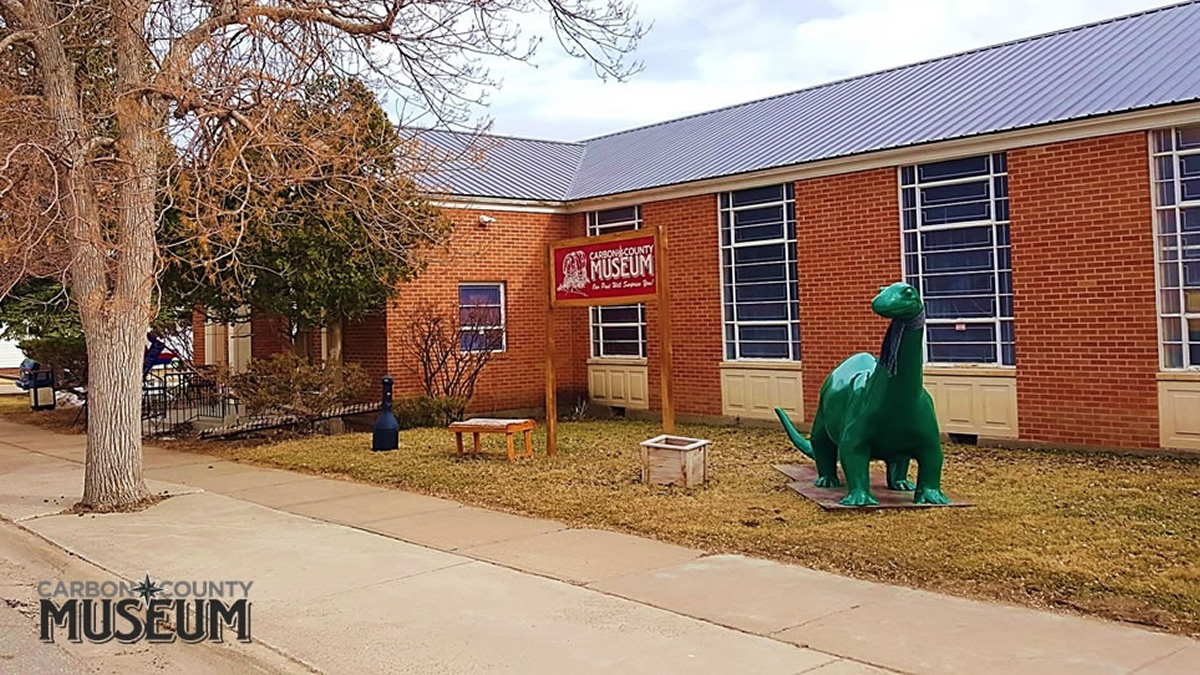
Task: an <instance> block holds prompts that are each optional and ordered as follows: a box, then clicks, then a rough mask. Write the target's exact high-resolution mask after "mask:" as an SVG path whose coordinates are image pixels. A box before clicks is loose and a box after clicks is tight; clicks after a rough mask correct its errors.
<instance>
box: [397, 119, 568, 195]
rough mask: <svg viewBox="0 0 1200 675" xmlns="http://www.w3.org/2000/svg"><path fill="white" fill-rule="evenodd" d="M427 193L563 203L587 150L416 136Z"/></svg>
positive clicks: (468, 136) (500, 139)
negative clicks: (420, 149)
mask: <svg viewBox="0 0 1200 675" xmlns="http://www.w3.org/2000/svg"><path fill="white" fill-rule="evenodd" d="M414 138H415V139H416V140H417V141H418V142H419V143H421V145H422V146H423V149H424V151H425V152H424V153H422V155H423V158H424V161H425V163H426V164H428V165H429V168H428V170H427V171H426V172H425V173H423V174H422V175H421V176H420V181H421V183H422V185H423V186H425V187H426V188H427V189H429V190H431V191H433V192H437V193H443V194H454V195H460V196H471V197H500V198H506V199H531V200H546V201H558V200H561V199H563V198H564V197H566V195H567V191H568V189H569V188H570V186H571V181H572V180H573V179H574V176H575V173H576V171H577V170H578V168H579V162H580V160H581V159H582V157H583V150H584V146H583V145H582V144H579V143H563V142H559V141H542V140H535V139H530V138H512V137H508V136H493V135H483V134H472V133H465V132H455V131H441V130H432V129H424V130H419V131H416V132H415V133H414Z"/></svg>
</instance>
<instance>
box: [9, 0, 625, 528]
mask: <svg viewBox="0 0 1200 675" xmlns="http://www.w3.org/2000/svg"><path fill="white" fill-rule="evenodd" d="M631 12H632V8H631V7H630V6H629V5H628V4H626V3H625V2H624V1H623V0H99V1H98V2H85V1H83V0H0V270H3V272H0V273H2V274H3V275H4V277H3V278H0V293H3V292H6V291H7V289H9V288H11V287H12V286H13V285H14V284H16V283H18V282H19V281H21V280H23V279H27V278H30V277H34V278H53V279H58V280H59V281H61V282H62V283H63V284H64V286H65V287H67V288H68V289H69V291H70V293H71V297H72V300H73V301H74V303H75V305H76V306H77V307H78V308H79V313H80V318H81V320H82V324H83V329H84V334H85V336H86V338H87V350H88V362H89V384H88V406H89V409H90V415H91V419H90V424H89V426H88V450H87V459H86V468H85V473H84V476H85V477H84V487H83V498H82V501H81V506H82V507H84V508H92V509H111V508H120V507H125V506H129V505H133V504H137V503H139V502H142V501H144V500H146V499H147V497H148V496H149V493H148V491H147V489H146V486H145V482H144V480H143V478H142V462H141V439H140V412H139V405H140V396H141V391H140V388H141V361H142V344H143V338H144V336H145V331H146V328H147V326H148V325H149V323H150V320H151V318H152V317H153V316H154V315H155V313H156V311H155V307H154V304H155V298H156V283H157V279H158V276H159V273H160V271H161V270H162V267H163V265H164V262H165V261H166V260H168V259H169V257H170V254H171V252H170V251H169V250H166V249H165V248H164V246H163V244H164V241H163V240H162V235H161V231H162V229H163V228H162V222H161V218H162V215H163V214H164V213H168V212H170V213H177V214H178V215H179V218H180V220H179V223H178V224H177V226H178V230H177V231H178V232H182V233H183V235H184V238H185V239H190V240H192V241H194V242H200V243H201V244H202V245H203V247H204V248H206V250H207V251H208V253H207V257H208V258H209V260H195V261H192V262H193V263H194V264H196V265H201V266H203V265H205V264H210V263H212V262H213V261H216V262H217V264H225V265H227V264H229V262H230V261H235V262H236V257H237V251H238V242H239V239H240V235H241V232H242V227H243V225H242V223H243V222H245V221H247V220H251V219H253V218H254V217H256V214H254V213H252V212H251V210H252V209H253V208H256V207H257V206H258V203H257V202H255V201H253V200H250V199H247V198H246V197H245V195H247V194H250V192H251V191H249V190H247V189H243V190H241V191H238V190H234V191H232V192H231V193H228V194H226V195H223V196H220V197H218V198H214V197H213V195H214V194H220V193H219V192H217V193H214V191H213V188H214V187H217V186H228V185H241V186H243V187H245V186H254V187H255V188H257V187H260V186H263V185H266V186H269V187H271V188H272V189H269V190H266V192H268V193H272V194H279V193H280V192H282V191H286V189H288V188H289V187H292V186H302V185H305V184H306V183H308V182H311V181H313V180H317V179H323V178H325V177H326V176H327V174H328V172H330V171H337V170H338V167H339V166H342V164H341V163H340V162H338V161H332V160H331V155H332V156H333V158H334V159H336V155H337V149H336V148H335V149H329V148H327V147H325V146H323V145H322V144H321V143H320V142H314V139H311V138H308V137H306V136H304V135H300V136H297V135H296V134H290V133H288V129H289V128H291V127H292V126H293V124H294V120H292V119H290V118H289V112H288V111H289V110H294V107H289V106H286V105H281V103H282V102H288V101H295V100H296V99H297V97H298V96H299V95H300V93H301V92H303V90H304V88H305V86H306V85H307V84H309V83H311V82H313V81H315V80H317V79H320V78H325V77H344V76H357V77H360V78H363V79H364V80H366V81H367V82H368V84H370V85H371V86H372V87H373V88H375V89H376V90H379V91H387V92H389V93H390V94H391V95H393V96H394V97H395V100H394V102H395V103H396V104H397V105H398V107H399V108H400V111H401V115H402V117H403V120H402V121H403V122H404V123H407V124H413V123H416V124H422V125H424V126H455V125H457V126H459V127H460V128H462V127H466V126H469V121H470V115H471V110H472V109H473V108H472V106H473V104H474V103H476V102H477V101H479V100H480V98H481V97H482V96H483V95H484V94H485V93H486V92H487V91H488V90H489V88H490V87H492V86H493V85H494V82H493V81H492V80H491V79H490V77H489V76H488V71H487V64H488V62H489V60H490V59H495V58H499V59H516V60H522V59H527V58H528V57H529V56H530V55H531V54H532V52H533V50H534V48H535V47H536V46H537V41H536V40H526V39H524V38H523V37H522V35H521V33H520V25H521V22H522V21H523V20H525V19H526V18H528V17H531V16H540V17H543V18H546V19H548V21H549V24H550V25H551V26H552V27H553V29H554V33H555V35H556V36H557V37H558V42H559V43H560V44H561V45H562V47H563V48H565V49H566V51H567V52H568V53H570V54H572V55H575V56H579V57H582V58H585V59H588V60H590V61H591V62H592V63H594V64H595V66H596V69H597V72H598V73H599V74H600V75H601V76H611V77H617V78H621V77H624V76H626V75H628V74H630V73H632V72H633V71H634V70H636V69H637V64H629V63H626V62H625V61H624V56H625V55H626V54H627V53H628V52H629V51H631V50H632V48H633V47H634V46H635V44H636V42H637V40H638V38H639V37H640V36H641V35H642V33H643V32H644V31H643V28H642V26H641V25H640V24H638V23H637V22H636V21H634V19H633V17H632V13H631ZM316 140H318V141H319V139H316ZM418 155H419V153H416V152H414V153H412V156H418ZM264 158H265V160H266V161H263V160H264ZM401 159H403V156H402V157H401ZM420 169H421V167H420V166H412V167H411V170H412V171H414V172H415V171H418V170H420ZM360 178H361V176H357V177H348V178H347V180H358V179H360ZM401 189H404V188H403V187H401ZM181 195H187V197H180V196H181ZM385 201H386V200H384V199H367V200H364V204H363V208H364V209H379V210H380V211H383V212H386V211H388V210H392V209H393V207H394V206H395V205H394V204H393V203H384V202H385ZM164 202H168V203H166V204H164ZM387 218H388V216H387V215H386V214H383V215H381V217H380V219H379V220H380V221H384V220H387ZM402 222H403V221H402ZM393 234H394V231H388V230H384V231H381V232H380V233H379V235H378V237H377V239H376V242H375V243H376V244H378V245H381V246H391V245H394V243H393V239H391V238H390V237H392V235H393ZM246 274H248V275H253V274H255V271H254V270H247V271H246Z"/></svg>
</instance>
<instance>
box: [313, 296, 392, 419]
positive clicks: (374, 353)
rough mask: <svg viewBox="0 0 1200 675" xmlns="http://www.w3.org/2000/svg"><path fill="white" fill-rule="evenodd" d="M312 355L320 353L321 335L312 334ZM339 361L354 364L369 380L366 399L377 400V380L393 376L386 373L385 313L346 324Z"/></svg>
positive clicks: (343, 330)
mask: <svg viewBox="0 0 1200 675" xmlns="http://www.w3.org/2000/svg"><path fill="white" fill-rule="evenodd" d="M313 343H314V344H313V346H314V350H315V353H316V354H317V355H318V356H320V354H321V336H320V334H319V333H317V334H314V335H313ZM342 361H343V362H345V363H357V364H359V365H360V366H362V367H363V370H365V371H367V376H368V377H370V378H371V386H370V388H369V389H368V390H367V391H368V392H371V393H370V395H369V396H368V398H374V397H377V396H378V394H379V392H380V388H379V387H380V380H381V379H382V378H383V376H384V375H391V376H392V377H395V376H396V375H395V373H391V372H389V371H388V363H387V318H386V316H385V313H384V312H379V313H377V314H371V315H369V316H365V317H363V318H361V319H359V320H357V321H347V322H346V325H345V326H344V327H343V329H342Z"/></svg>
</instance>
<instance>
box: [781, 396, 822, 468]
mask: <svg viewBox="0 0 1200 675" xmlns="http://www.w3.org/2000/svg"><path fill="white" fill-rule="evenodd" d="M775 415H776V416H777V417H778V418H779V422H780V423H781V424H783V430H784V431H786V432H787V435H788V438H789V439H790V440H791V441H792V445H794V446H796V449H797V450H799V451H800V452H803V453H804V454H805V455H807V456H808V457H809V458H810V459H815V457H814V455H813V447H812V443H809V442H808V439H807V438H805V437H804V435H803V434H801V433H800V432H799V431H798V430H797V429H796V427H795V425H793V424H792V420H791V418H789V417H788V415H787V413H786V412H784V410H783V408H776V409H775Z"/></svg>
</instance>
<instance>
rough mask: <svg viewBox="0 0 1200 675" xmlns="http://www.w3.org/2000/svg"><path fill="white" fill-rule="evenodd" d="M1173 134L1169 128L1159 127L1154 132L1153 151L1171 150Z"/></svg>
mask: <svg viewBox="0 0 1200 675" xmlns="http://www.w3.org/2000/svg"><path fill="white" fill-rule="evenodd" d="M1173 139H1174V134H1173V133H1172V131H1171V130H1170V129H1159V130H1158V131H1155V132H1154V151H1155V152H1171V150H1173V149H1174V148H1173V146H1172V140H1173Z"/></svg>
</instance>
